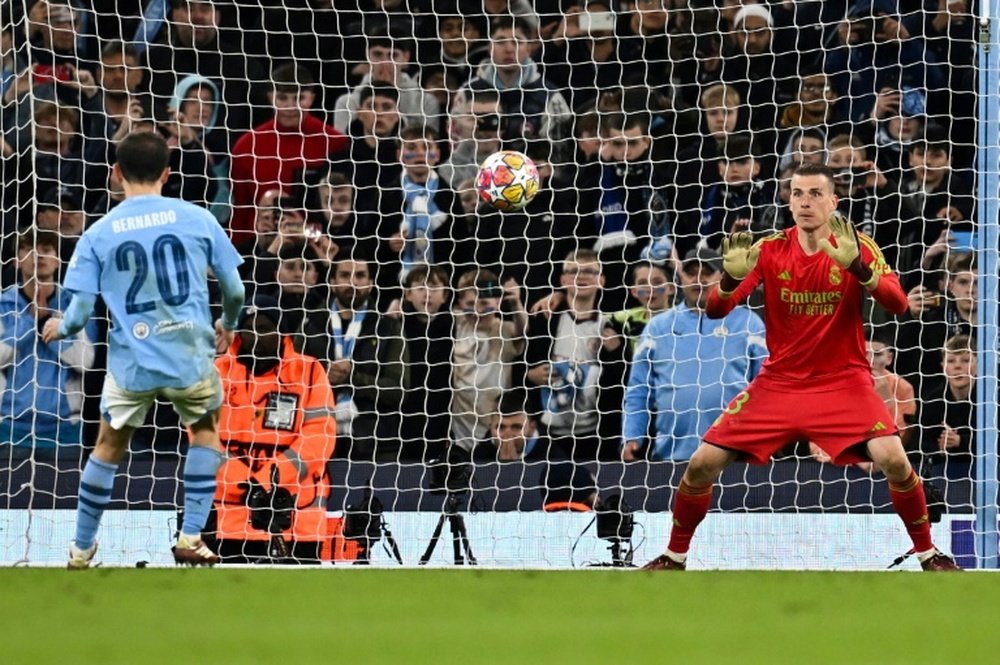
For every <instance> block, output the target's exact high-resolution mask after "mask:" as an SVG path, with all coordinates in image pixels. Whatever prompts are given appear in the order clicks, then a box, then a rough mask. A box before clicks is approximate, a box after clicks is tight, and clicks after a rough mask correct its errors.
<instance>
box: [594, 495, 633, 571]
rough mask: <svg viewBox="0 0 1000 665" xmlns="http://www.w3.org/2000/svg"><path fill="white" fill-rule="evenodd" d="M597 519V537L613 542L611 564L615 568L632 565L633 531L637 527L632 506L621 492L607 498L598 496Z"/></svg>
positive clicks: (595, 509) (595, 507) (596, 505)
mask: <svg viewBox="0 0 1000 665" xmlns="http://www.w3.org/2000/svg"><path fill="white" fill-rule="evenodd" d="M594 512H595V520H596V521H597V537H598V538H600V539H601V540H606V541H608V542H609V543H611V546H610V547H609V548H608V549H610V550H611V565H612V566H613V567H615V568H627V567H631V566H632V555H633V553H634V551H635V548H634V547H632V531H633V530H634V529H635V516H634V515H633V514H632V506H630V505H629V504H628V502H627V501H626V500H625V497H623V496H622V495H620V494H615V495H614V496H610V497H608V498H607V499H601V498H598V499H597V502H596V503H595V504H594Z"/></svg>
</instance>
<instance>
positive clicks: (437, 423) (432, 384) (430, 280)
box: [390, 265, 454, 461]
mask: <svg viewBox="0 0 1000 665" xmlns="http://www.w3.org/2000/svg"><path fill="white" fill-rule="evenodd" d="M449 301H450V290H449V288H448V275H447V273H445V271H444V270H442V269H441V268H439V267H438V266H428V265H418V266H416V267H414V268H413V270H411V271H410V272H409V273H407V275H406V277H405V278H404V280H403V299H402V304H401V305H400V304H399V303H398V302H397V303H396V307H397V308H399V309H398V314H397V315H398V316H399V317H400V318H401V319H402V327H403V337H404V339H405V341H406V349H407V353H408V356H409V366H408V369H409V373H410V388H409V390H407V391H406V394H405V396H404V397H403V403H402V405H400V411H401V412H402V427H401V430H400V431H401V433H402V439H403V440H402V450H401V452H400V458H401V459H403V460H406V461H426V460H430V459H435V458H439V459H440V458H441V456H442V455H445V454H446V452H447V446H448V441H449V429H450V427H451V422H450V420H451V419H450V415H449V404H450V403H451V375H452V366H451V355H452V344H453V342H452V334H453V330H452V327H453V325H454V316H453V314H452V311H451V308H450V306H449V304H450V303H449ZM391 310H392V307H390V313H391Z"/></svg>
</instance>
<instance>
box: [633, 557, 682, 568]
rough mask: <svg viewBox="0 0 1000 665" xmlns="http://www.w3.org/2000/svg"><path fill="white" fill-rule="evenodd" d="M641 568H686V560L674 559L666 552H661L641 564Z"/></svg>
mask: <svg viewBox="0 0 1000 665" xmlns="http://www.w3.org/2000/svg"><path fill="white" fill-rule="evenodd" d="M642 570H687V562H686V561H676V560H674V559H671V558H670V557H669V556H667V555H666V554H661V555H660V556H658V557H656V558H655V559H653V560H652V561H650V562H649V563H647V564H646V565H645V566H643V567H642Z"/></svg>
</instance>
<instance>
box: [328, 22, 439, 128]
mask: <svg viewBox="0 0 1000 665" xmlns="http://www.w3.org/2000/svg"><path fill="white" fill-rule="evenodd" d="M365 43H366V44H367V46H368V73H367V74H365V76H364V78H362V79H361V83H360V84H359V85H358V86H357V87H356V88H354V90H352V91H351V92H349V93H347V94H344V95H342V96H341V97H339V98H338V99H337V101H336V105H335V110H334V119H333V125H334V127H336V128H337V129H338V130H340V131H345V130H346V129H347V128H348V127H349V126H350V124H351V122H352V121H353V120H354V119H355V114H356V113H357V111H358V109H359V108H361V104H362V101H363V99H362V92H364V90H365V89H366V88H370V87H372V86H374V85H375V83H376V82H379V85H380V86H388V87H391V88H392V89H393V90H395V91H396V100H397V106H398V108H399V113H400V115H401V117H402V124H404V125H424V124H426V125H429V126H431V127H433V128H434V129H437V128H438V127H440V123H441V109H440V108H439V107H438V103H437V99H435V97H434V95H432V94H430V93H429V92H427V91H426V90H424V89H423V88H422V87H420V82H419V81H418V80H417V79H415V78H413V77H412V76H410V75H409V74H407V73H406V71H405V70H406V67H407V66H408V65H409V63H410V58H411V55H412V53H413V47H412V43H411V42H410V40H409V39H398V38H395V37H393V36H392V35H390V33H389V30H388V29H386V28H384V27H380V28H378V29H375V30H373V31H371V32H370V33H368V34H366V35H365Z"/></svg>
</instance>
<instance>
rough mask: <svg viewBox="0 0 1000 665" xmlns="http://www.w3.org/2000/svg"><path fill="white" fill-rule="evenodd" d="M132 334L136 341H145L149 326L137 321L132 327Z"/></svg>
mask: <svg viewBox="0 0 1000 665" xmlns="http://www.w3.org/2000/svg"><path fill="white" fill-rule="evenodd" d="M132 334H133V335H135V338H136V339H146V338H147V337H149V326H148V325H146V323H145V322H144V321H139V322H138V323H136V324H135V325H134V326H132Z"/></svg>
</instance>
